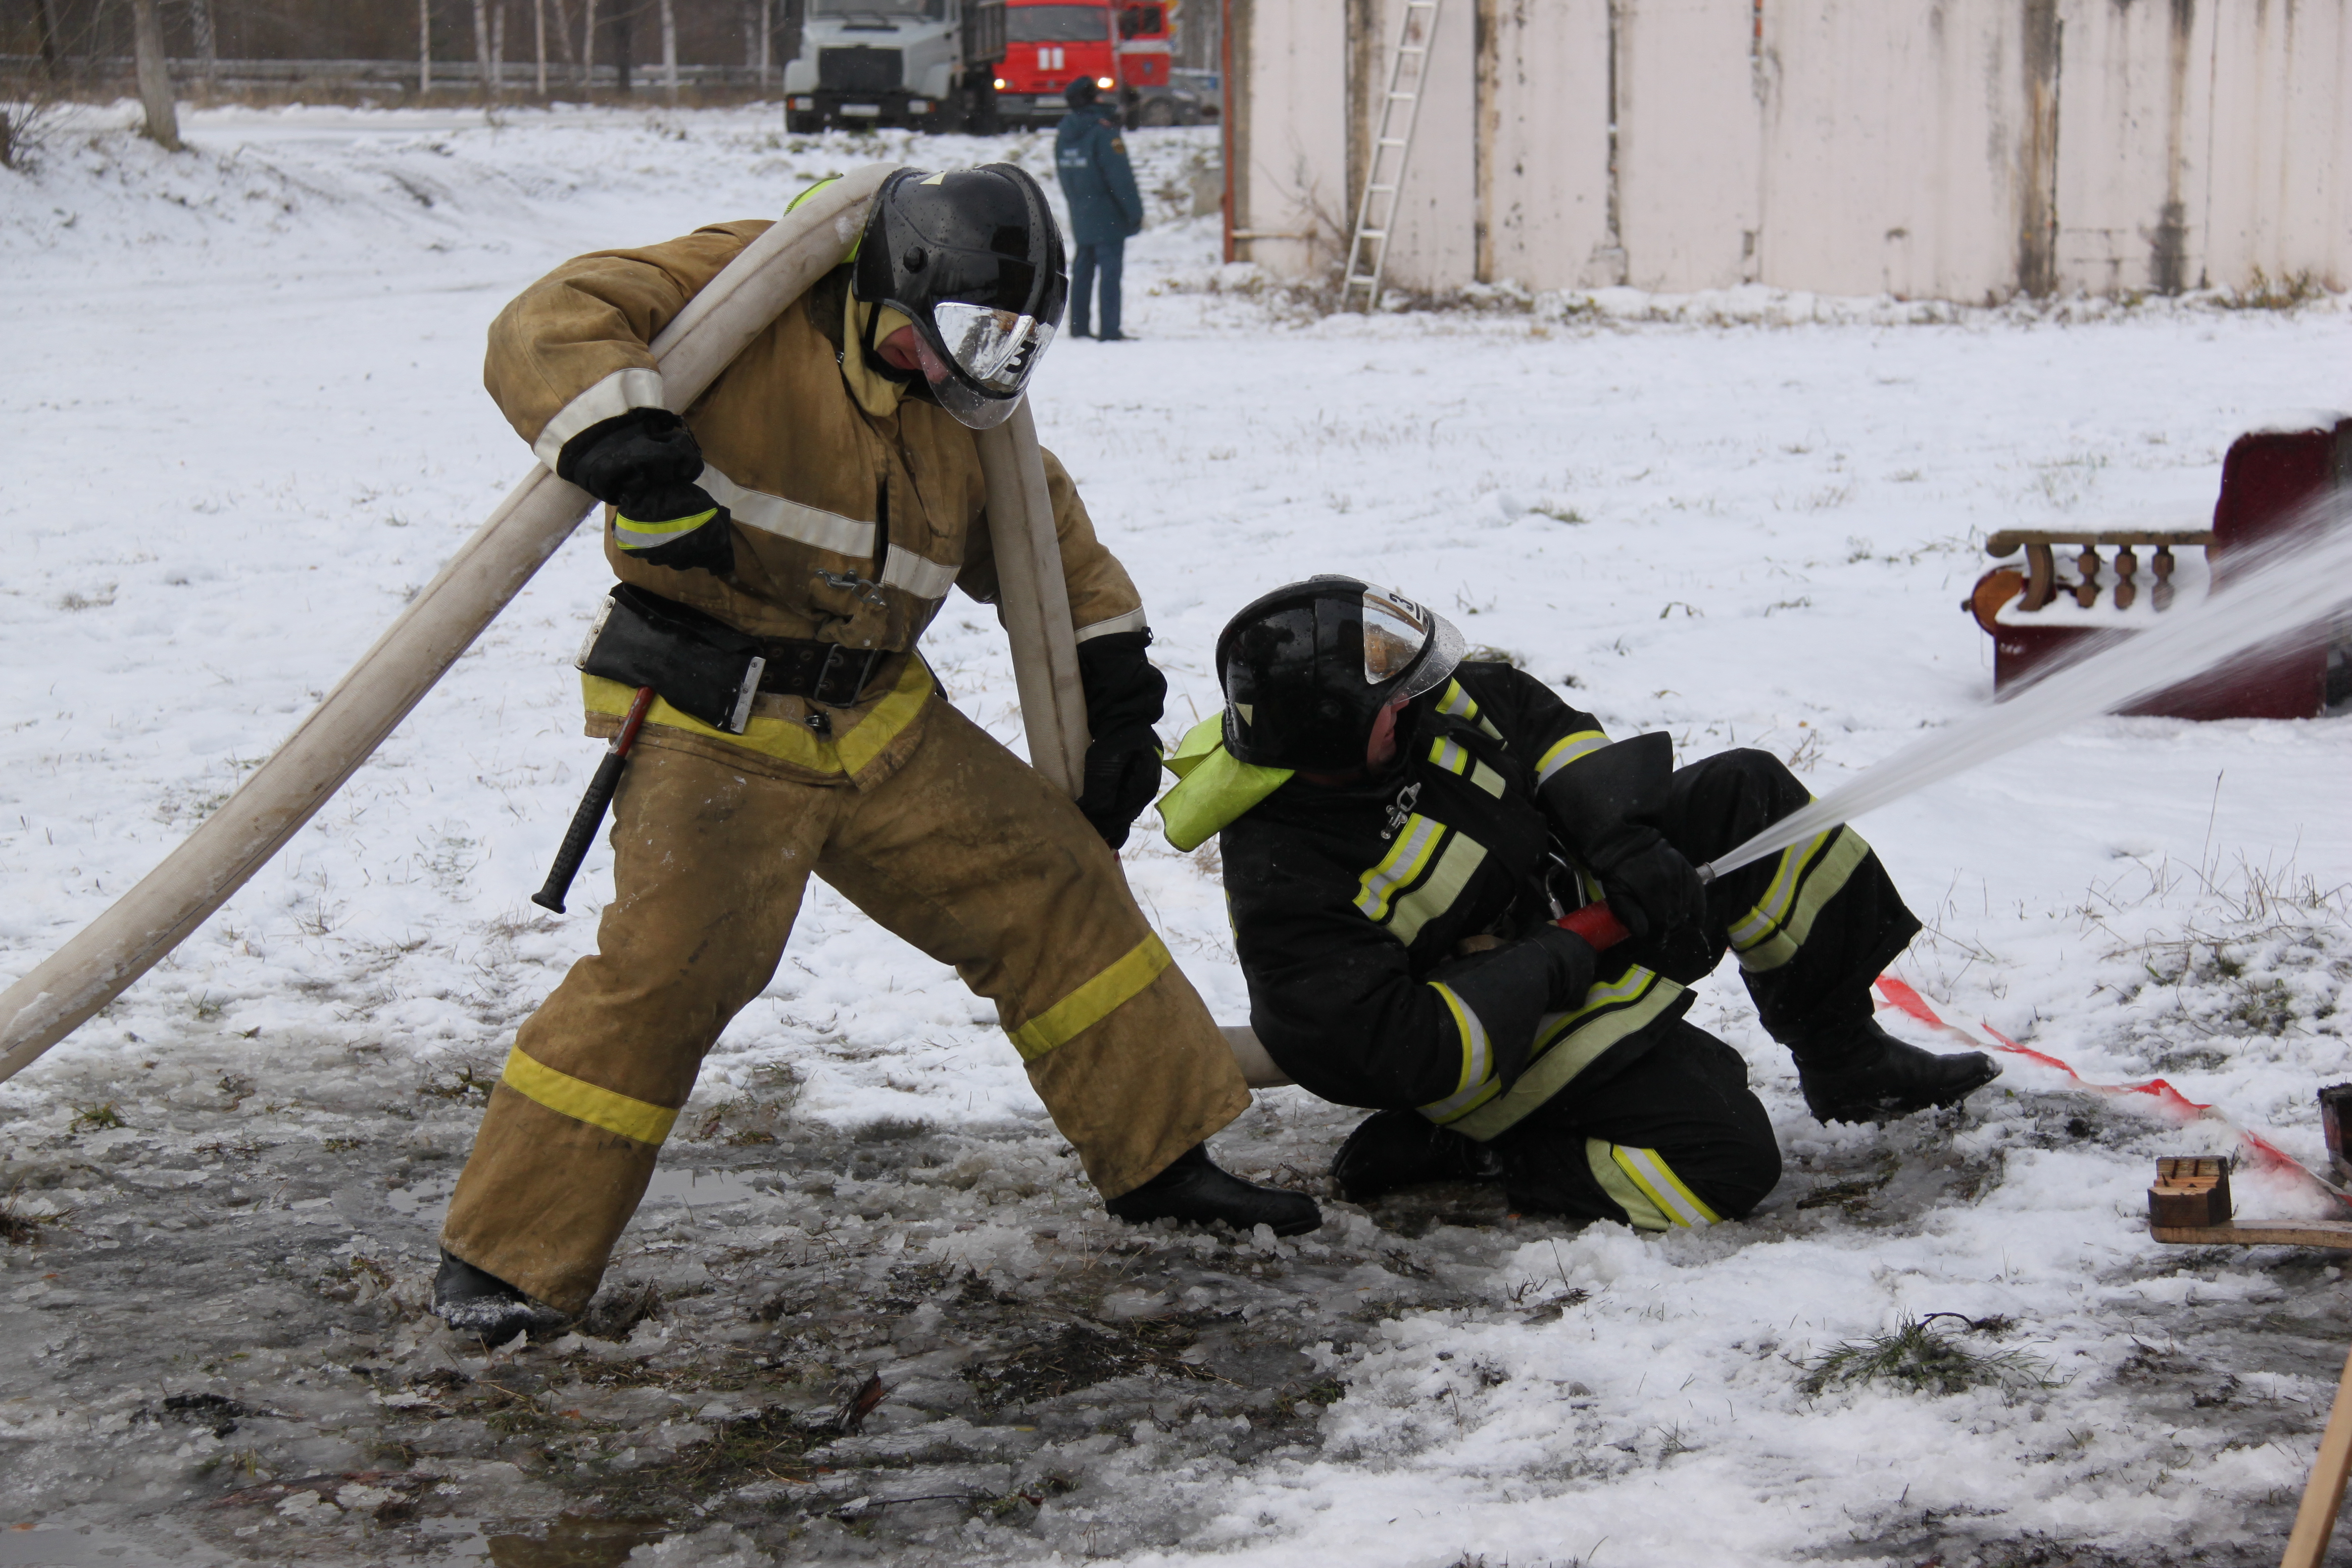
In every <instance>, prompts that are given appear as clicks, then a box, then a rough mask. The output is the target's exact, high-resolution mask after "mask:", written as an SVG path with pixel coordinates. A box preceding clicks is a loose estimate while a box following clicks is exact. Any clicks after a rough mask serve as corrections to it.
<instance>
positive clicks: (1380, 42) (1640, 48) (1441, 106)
mask: <svg viewBox="0 0 2352 1568" xmlns="http://www.w3.org/2000/svg"><path fill="white" fill-rule="evenodd" d="M2347 9H2352V0H2253V3H2249V4H2241V5H2226V6H2223V5H2196V4H2194V3H2193V0H2178V3H2175V4H2170V5H2148V4H2131V3H2129V0H1937V3H1935V4H1929V5H1904V6H1893V5H1885V4H1882V3H1877V0H1825V3H1823V4H1818V5H1789V4H1786V3H1784V0H1762V3H1760V4H1759V0H1556V3H1552V4H1543V5H1538V4H1533V3H1532V0H1452V3H1451V4H1449V5H1444V7H1443V8H1442V10H1441V14H1440V21H1439V23H1438V26H1437V29H1436V38H1435V42H1434V44H1433V48H1432V52H1431V56H1430V77H1429V83H1428V92H1427V94H1426V95H1425V98H1424V100H1423V105H1422V116H1421V122H1420V125H1419V128H1418V132H1417V135H1416V140H1415V142H1414V145H1413V149H1412V165H1411V168H1410V170H1409V172H1408V174H1407V176H1406V179H1405V183H1404V184H1405V188H1404V192H1403V195H1402V201H1401V205H1400V210H1399V214H1398V219H1397V222H1396V224H1395V226H1394V239H1393V241H1392V245H1391V254H1390V257H1389V262H1388V274H1389V277H1390V279H1392V280H1393V281H1394V282H1396V283H1397V284H1399V285H1400V286H1403V287H1407V288H1413V289H1450V288H1458V287H1461V286H1463V285H1465V284H1469V283H1473V282H1499V281H1503V280H1512V281H1516V282H1518V283H1521V284H1523V285H1525V286H1527V287H1528V288H1530V289H1573V288H1595V287H1603V286H1607V285H1610V284H1616V283H1630V284H1633V285H1634V286H1636V287H1640V288H1645V289H1655V290H1677V291H1679V290H1690V289H1718V288H1727V287H1731V286H1735V285H1738V284H1741V283H1759V282H1760V283H1765V284H1769V285H1775V286H1779V287H1782V288H1789V289H1810V290H1812V291H1815V292H1821V293H1832V294H1862V293H1868V294H1876V293H1885V294H1892V295H1895V296H1897V297H1900V298H1937V299H1948V300H1988V299H1990V300H1999V299H2002V298H2006V297H2008V296H2009V295H2011V294H2013V293H2017V292H2020V291H2022V292H2026V293H2037V294H2038V293H2047V292H2052V291H2053V290H2054V291H2058V292H2074V291H2075V290H2077V289H2080V290H2084V291H2087V292H2091V293H2096V294H2107V295H2113V294H2119V293H2130V292H2143V291H2154V292H2178V291H2179V290H2181V289H2198V288H2230V289H2261V288H2263V287H2264V286H2266V285H2267V286H2272V287H2275V286H2278V285H2280V284H2282V283H2285V282H2289V281H2291V280H2295V279H2304V278H2306V277H2307V278H2308V279H2310V280H2312V281H2314V282H2317V283H2319V284H2322V285H2325V286H2326V287H2328V288H2331V289H2334V288H2342V287H2344V286H2346V283H2347V279H2352V268H2347V254H2348V253H2352V205H2347V195H2346V193H2345V191H2344V189H2343V186H2344V181H2343V179H2342V178H2341V177H2340V176H2339V174H2337V168H2338V166H2339V164H2340V163H2342V162H2343V159H2344V155H2345V153H2347V150H2352V109H2347V104H2346V101H2345V97H2346V95H2345V90H2344V89H2345V83H2346V80H2347V75H2352V71H2347V67H2352V18H2347ZM1233 14H1234V30H1235V37H1234V44H1235V48H1234V103H1235V121H1234V155H1235V158H1236V161H1237V168H1238V170H1239V171H1240V173H1239V175H1238V178H1239V180H1240V184H1241V186H1242V189H1241V190H1240V192H1239V193H1238V194H1239V196H1240V200H1239V203H1238V206H1237V214H1236V226H1237V227H1240V228H1242V229H1243V230H1244V231H1245V232H1246V231H1251V230H1255V231H1258V232H1265V231H1275V230H1279V231H1283V232H1286V233H1296V234H1305V233H1307V232H1309V231H1316V232H1317V236H1318V237H1316V238H1313V239H1284V240H1267V239H1256V240H1244V241H1243V242H1242V243H1241V245H1240V247H1238V250H1237V254H1238V255H1239V256H1240V258H1243V259H1245V260H1256V261H1259V262H1262V263H1264V264H1265V266H1267V267H1268V268H1270V269H1272V270H1275V271H1276V272H1279V273H1283V274H1286V275H1288V276H1303V275H1308V274H1312V273H1314V272H1317V271H1318V270H1320V269H1322V268H1328V267H1330V266H1332V265H1334V264H1336V263H1337V262H1338V261H1339V259H1340V258H1341V257H1342V256H1344V254H1345V251H1346V247H1347V243H1348V232H1347V231H1348V228H1349V225H1350V224H1351V222H1352V219H1353V216H1354V214H1355V210H1356V201H1357V198H1358V196H1359V195H1360V191H1361V186H1362V182H1363V178H1364V175H1363V169H1364V165H1365V163H1366V162H1367V159H1368V151H1369V148H1370V141H1371V138H1372V135H1373V127H1374V126H1375V125H1377V123H1378V121H1379V115H1380V108H1381V94H1382V92H1383V91H1384V89H1385V87H1386V84H1387V80H1388V74H1389V63H1390V58H1391V50H1392V49H1393V47H1394V46H1395V40H1396V37H1397V32H1398V26H1399V23H1400V18H1401V14H1402V0H1302V3H1300V4H1297V5H1264V4H1256V3H1254V0H1235V4H1234V7H1233ZM1612 125H1613V130H1614V143H1613V146H1612Z"/></svg>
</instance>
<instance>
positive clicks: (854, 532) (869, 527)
mask: <svg viewBox="0 0 2352 1568" xmlns="http://www.w3.org/2000/svg"><path fill="white" fill-rule="evenodd" d="M695 482H696V483H697V484H699V485H700V486H701V487H702V488H703V489H706V490H708V491H709V492H710V499H711V500H715V501H717V502H718V503H719V505H720V506H723V507H725V508H726V509H727V510H729V511H730V512H731V513H733V514H734V518H735V521H738V522H740V523H741V524H742V525H743V526H744V527H746V528H756V529H758V530H759V531H761V532H762V533H772V534H774V535H775V536H776V537H777V538H779V539H789V540H792V541H793V542H795V543H799V544H809V545H814V546H815V547H816V548H817V549H819V550H830V551H832V552H834V553H835V555H847V556H851V557H854V558H856V559H857V560H862V561H870V560H872V559H873V558H874V545H875V541H876V537H877V535H876V531H875V527H874V525H873V524H872V523H870V522H860V521H857V520H856V518H854V517H844V516H842V515H841V514H840V513H839V512H832V511H825V510H822V509H820V508H817V507H813V506H803V505H802V504H801V503H800V502H799V501H796V500H785V499H784V498H783V497H782V496H772V495H770V494H768V493H767V492H766V491H765V490H755V489H746V488H745V487H744V486H742V485H739V484H737V483H736V482H735V481H734V480H733V479H729V478H728V477H727V476H726V475H725V474H722V473H720V472H719V470H718V469H717V468H712V467H711V466H710V465H709V464H708V463H706V464H704V465H703V468H702V477H701V478H700V479H697V480H696V481H695ZM918 559H920V558H919V557H918ZM925 564H929V563H925ZM949 581H950V582H953V581H954V576H953V574H950V577H949ZM940 592H941V593H944V592H946V590H945V589H941V590H940ZM928 597H930V598H934V599H936V598H938V597H939V595H938V594H932V595H928Z"/></svg>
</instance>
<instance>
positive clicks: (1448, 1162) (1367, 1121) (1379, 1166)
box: [1331, 1110, 1503, 1204]
mask: <svg viewBox="0 0 2352 1568" xmlns="http://www.w3.org/2000/svg"><path fill="white" fill-rule="evenodd" d="M1502 1175H1503V1162H1502V1161H1501V1160H1500V1159H1498V1158H1496V1154H1495V1152H1494V1151H1493V1150H1492V1149H1489V1148H1488V1147H1486V1144H1484V1143H1481V1142H1478V1141H1477V1140H1476V1139H1475V1138H1465V1137H1464V1136H1462V1134H1461V1133H1459V1132H1454V1131H1449V1130H1447V1129H1445V1128H1443V1127H1440V1126H1438V1125H1437V1124H1436V1123H1435V1122H1433V1121H1430V1120H1429V1118H1427V1117H1426V1116H1423V1114H1422V1113H1421V1112H1420V1111H1418V1110H1376V1111H1374V1112H1373V1113H1372V1114H1371V1115H1370V1116H1367V1117H1365V1118H1364V1120H1363V1121H1360V1122H1358V1123H1357V1124H1356V1130H1355V1131H1353V1132H1350V1133H1349V1134H1348V1141H1347V1142H1344V1143H1342V1144H1340V1145H1339V1153H1337V1154H1335V1155H1333V1156H1332V1158H1331V1179H1332V1180H1333V1181H1335V1182H1337V1183H1339V1195H1340V1196H1341V1197H1343V1198H1346V1199H1347V1200H1348V1201H1349V1203H1351V1204H1368V1203H1370V1202H1372V1201H1373V1200H1374V1199H1376V1198H1381V1197H1385V1196H1387V1195H1388V1194H1391V1193H1393V1192H1395V1191H1397V1190H1398V1189H1399V1188H1401V1187H1417V1186H1421V1185H1423V1184H1426V1183H1430V1182H1494V1181H1499V1180H1501V1179H1502Z"/></svg>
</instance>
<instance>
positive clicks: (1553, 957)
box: [1526, 921, 1601, 1013]
mask: <svg viewBox="0 0 2352 1568" xmlns="http://www.w3.org/2000/svg"><path fill="white" fill-rule="evenodd" d="M1526 942H1527V943H1528V946H1530V947H1537V948H1540V949H1542V950H1543V954H1544V958H1545V961H1546V962H1547V963H1548V964H1549V967H1550V980H1551V996H1550V1003H1551V1005H1550V1007H1549V1009H1548V1010H1549V1011H1550V1012H1554V1013H1565V1012H1566V1011H1568V1010H1569V1009H1570V1007H1574V1006H1577V1005H1580V1003H1582V1002H1583V1000H1584V994H1585V993H1586V992H1588V991H1590V990H1591V989H1592V971H1593V969H1594V967H1595V966H1596V965H1597V964H1598V963H1600V962H1601V959H1600V955H1599V954H1598V953H1596V952H1593V951H1592V944H1591V942H1587V941H1585V940H1584V939H1583V938H1582V937H1580V936H1579V935H1577V934H1576V933H1575V932H1574V931H1564V930H1562V929H1561V928H1560V927H1559V926H1556V925H1554V924H1552V923H1551V922H1550V921H1544V922H1543V923H1542V924H1541V925H1539V926H1538V927H1536V929H1535V930H1533V931H1529V932H1528V934H1527V937H1526Z"/></svg>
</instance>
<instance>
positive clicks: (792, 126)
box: [784, 114, 824, 136]
mask: <svg viewBox="0 0 2352 1568" xmlns="http://www.w3.org/2000/svg"><path fill="white" fill-rule="evenodd" d="M822 130H824V120H823V119H822V118H821V117H820V116H818V115H815V114H786V115H785V116H784V131H785V132H786V133H787V134H789V135H793V136H814V135H815V134H816V133H817V132H820V131H822Z"/></svg>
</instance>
